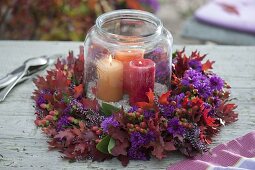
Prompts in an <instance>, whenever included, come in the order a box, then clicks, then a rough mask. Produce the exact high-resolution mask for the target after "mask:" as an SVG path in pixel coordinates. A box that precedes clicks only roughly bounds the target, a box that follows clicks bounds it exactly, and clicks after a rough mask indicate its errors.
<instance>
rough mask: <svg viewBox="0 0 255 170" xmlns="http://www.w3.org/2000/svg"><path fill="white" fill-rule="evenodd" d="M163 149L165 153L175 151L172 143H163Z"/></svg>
mask: <svg viewBox="0 0 255 170" xmlns="http://www.w3.org/2000/svg"><path fill="white" fill-rule="evenodd" d="M164 149H165V150H166V151H174V150H176V148H175V146H174V144H173V143H172V142H165V146H164Z"/></svg>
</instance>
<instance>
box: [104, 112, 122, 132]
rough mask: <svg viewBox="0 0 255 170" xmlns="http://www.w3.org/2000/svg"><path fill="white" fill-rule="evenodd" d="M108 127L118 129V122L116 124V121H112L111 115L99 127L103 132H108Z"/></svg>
mask: <svg viewBox="0 0 255 170" xmlns="http://www.w3.org/2000/svg"><path fill="white" fill-rule="evenodd" d="M109 126H113V127H118V126H119V122H117V120H115V119H114V117H113V115H112V116H110V117H107V118H105V119H104V120H103V121H102V123H101V127H102V128H103V132H105V133H106V132H108V128H109Z"/></svg>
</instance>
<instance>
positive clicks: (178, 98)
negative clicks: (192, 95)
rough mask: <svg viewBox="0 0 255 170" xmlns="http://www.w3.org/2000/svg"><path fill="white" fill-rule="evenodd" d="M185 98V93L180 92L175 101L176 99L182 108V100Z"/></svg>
mask: <svg viewBox="0 0 255 170" xmlns="http://www.w3.org/2000/svg"><path fill="white" fill-rule="evenodd" d="M184 98H185V94H184V93H180V94H178V95H176V96H175V97H174V99H173V100H174V101H176V107H177V108H181V107H182V100H183V99H184Z"/></svg>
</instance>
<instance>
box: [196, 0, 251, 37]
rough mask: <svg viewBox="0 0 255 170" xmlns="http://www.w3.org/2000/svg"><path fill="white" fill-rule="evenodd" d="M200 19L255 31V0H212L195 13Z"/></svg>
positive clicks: (241, 29)
mask: <svg viewBox="0 0 255 170" xmlns="http://www.w3.org/2000/svg"><path fill="white" fill-rule="evenodd" d="M195 18H196V19H198V20H199V21H202V22H205V23H209V24H212V25H216V26H220V27H224V28H229V29H233V30H239V31H244V32H250V33H255V0H212V1H210V2H209V3H208V4H206V5H204V6H202V7H201V8H199V9H198V10H197V11H196V13H195Z"/></svg>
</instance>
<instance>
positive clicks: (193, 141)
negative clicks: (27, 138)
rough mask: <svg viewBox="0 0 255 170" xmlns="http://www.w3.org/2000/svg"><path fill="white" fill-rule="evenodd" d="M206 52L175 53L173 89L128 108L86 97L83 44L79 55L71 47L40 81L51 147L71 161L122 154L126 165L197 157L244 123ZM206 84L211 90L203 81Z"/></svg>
mask: <svg viewBox="0 0 255 170" xmlns="http://www.w3.org/2000/svg"><path fill="white" fill-rule="evenodd" d="M204 58H205V55H200V53H199V52H197V51H195V52H192V53H191V55H189V56H188V55H187V54H185V51H184V50H181V51H177V52H175V53H174V54H173V67H172V79H171V82H169V83H170V84H171V90H170V91H168V92H166V93H164V94H162V95H161V96H157V95H155V94H154V92H153V91H152V90H150V91H149V92H147V96H148V100H147V101H144V102H138V103H137V104H136V105H135V106H131V109H130V110H129V111H124V109H123V108H116V107H114V106H112V105H110V104H108V103H102V104H101V105H99V103H98V101H97V100H96V99H88V98H87V97H86V91H85V90H84V87H85V84H84V82H83V73H84V53H83V47H80V54H79V55H78V57H74V55H73V52H69V54H68V56H67V58H66V59H64V60H62V61H60V60H58V61H57V63H56V65H55V69H53V70H50V71H47V75H46V76H44V77H42V76H39V77H37V78H36V79H35V80H34V83H35V85H36V87H37V89H35V91H34V93H33V96H32V98H33V100H34V101H35V114H36V120H35V124H36V125H37V126H38V127H41V129H42V131H43V132H44V133H45V134H46V135H47V136H48V137H49V138H48V139H49V141H48V143H49V148H50V149H56V150H59V151H61V152H62V153H63V157H64V158H68V159H71V160H82V159H92V160H93V161H104V160H106V159H111V158H114V157H116V158H117V159H119V160H120V161H121V162H122V164H123V165H124V166H126V165H127V164H128V162H129V160H149V159H150V157H151V156H154V157H156V158H158V159H162V158H164V157H166V154H167V153H168V152H171V151H173V150H179V151H180V152H181V153H183V154H184V155H187V156H190V157H192V156H194V155H196V154H197V153H203V152H206V151H208V147H207V146H208V144H210V143H211V141H212V137H213V136H214V135H215V134H216V133H218V132H219V131H220V127H221V126H222V125H224V124H229V123H231V122H234V121H236V120H237V113H236V112H235V111H234V109H235V108H236V105H235V104H233V103H231V99H230V95H229V94H230V93H229V91H228V88H230V87H229V85H228V84H227V83H226V82H225V81H224V80H222V79H221V78H220V77H218V76H217V75H216V74H214V73H213V72H212V71H211V69H212V64H213V63H214V62H211V61H209V60H208V61H206V62H205V63H202V61H203V59H204ZM206 83H207V84H209V85H208V86H209V87H210V89H205V87H203V85H206ZM200 86H201V87H202V88H201V87H200ZM209 87H207V88H209Z"/></svg>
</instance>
